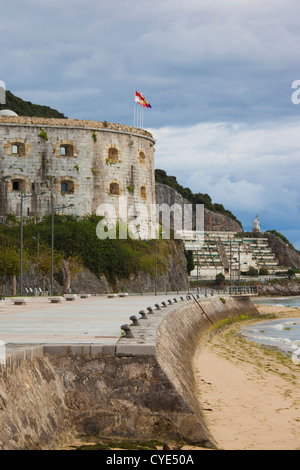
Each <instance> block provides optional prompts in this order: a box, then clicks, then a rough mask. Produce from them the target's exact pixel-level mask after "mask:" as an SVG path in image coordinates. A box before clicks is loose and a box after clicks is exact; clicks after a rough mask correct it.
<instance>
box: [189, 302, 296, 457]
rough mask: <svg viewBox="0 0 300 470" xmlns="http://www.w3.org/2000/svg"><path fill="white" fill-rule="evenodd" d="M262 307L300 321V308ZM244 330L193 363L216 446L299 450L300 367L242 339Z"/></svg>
mask: <svg viewBox="0 0 300 470" xmlns="http://www.w3.org/2000/svg"><path fill="white" fill-rule="evenodd" d="M257 308H258V310H259V311H260V312H261V313H266V314H267V313H268V314H273V315H275V316H276V318H300V309H299V308H291V307H279V306H268V305H257ZM251 321H252V322H255V323H257V322H258V320H257V319H256V320H251ZM261 321H264V317H262V319H261ZM243 325H244V322H243ZM240 326H241V324H234V325H232V326H231V327H229V328H227V329H226V330H223V331H222V332H220V333H217V334H216V335H214V337H213V338H212V339H211V340H210V341H208V343H207V344H206V345H205V346H204V348H203V349H202V350H199V352H198V354H197V355H196V357H195V362H194V368H195V377H196V385H197V393H198V399H199V402H200V404H201V407H202V409H203V413H204V416H205V419H206V422H207V425H208V428H209V430H210V432H211V434H212V436H213V438H214V439H215V442H216V444H217V447H218V448H219V449H223V450H296V449H300V386H299V385H300V365H295V364H294V363H293V361H292V360H291V358H289V357H286V356H284V355H283V354H280V353H279V352H278V351H275V350H270V349H266V348H264V347H262V346H260V345H258V344H256V343H254V342H250V341H248V340H246V339H243V338H242V337H240V336H238V335H237V332H238V331H239V329H240Z"/></svg>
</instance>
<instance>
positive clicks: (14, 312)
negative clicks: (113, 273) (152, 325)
mask: <svg viewBox="0 0 300 470" xmlns="http://www.w3.org/2000/svg"><path fill="white" fill-rule="evenodd" d="M174 297H177V298H179V297H178V296H177V295H175V294H174V293H173V294H168V295H161V294H160V295H157V296H154V295H143V296H137V295H136V296H135V295H129V296H128V297H115V298H108V297H107V296H96V297H90V298H87V299H80V298H78V299H76V300H74V301H66V300H63V301H62V303H59V304H52V303H50V301H49V299H48V298H47V297H25V299H26V305H14V304H13V303H12V301H11V299H9V298H8V299H6V300H5V302H4V303H1V304H0V340H1V341H3V342H4V343H6V344H49V343H50V344H82V343H84V344H99V345H100V344H104V345H107V344H116V342H117V341H118V339H119V338H120V335H121V329H120V327H121V325H123V324H126V323H127V324H130V323H131V320H130V319H129V317H130V316H131V315H136V316H137V317H138V318H140V315H139V311H140V310H145V311H146V312H147V307H148V306H149V307H152V308H153V309H154V308H155V307H154V305H155V303H159V304H161V302H162V301H166V302H167V300H168V299H173V298H174Z"/></svg>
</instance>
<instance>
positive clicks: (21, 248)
mask: <svg viewBox="0 0 300 470" xmlns="http://www.w3.org/2000/svg"><path fill="white" fill-rule="evenodd" d="M42 194H45V191H43V192H41V193H34V194H26V195H24V191H23V188H22V189H21V221H20V295H22V282H23V273H22V270H23V200H24V199H26V198H30V197H34V196H41V195H42Z"/></svg>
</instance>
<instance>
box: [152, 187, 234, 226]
mask: <svg viewBox="0 0 300 470" xmlns="http://www.w3.org/2000/svg"><path fill="white" fill-rule="evenodd" d="M155 193H156V204H158V205H161V204H168V205H169V206H172V205H173V204H179V205H180V206H182V207H183V206H184V204H190V202H189V201H188V200H187V199H184V198H183V197H182V196H181V194H179V193H178V192H177V191H176V190H175V189H173V188H171V187H170V186H167V185H166V184H162V183H156V184H155ZM171 223H172V220H171ZM193 223H194V226H195V217H194V220H193ZM204 230H206V231H222V232H225V231H226V232H227V231H229V232H241V231H242V227H241V226H240V224H239V223H238V222H236V221H235V220H234V219H232V218H231V217H228V216H226V215H224V214H221V213H219V212H213V211H210V210H208V209H206V208H205V209H204Z"/></svg>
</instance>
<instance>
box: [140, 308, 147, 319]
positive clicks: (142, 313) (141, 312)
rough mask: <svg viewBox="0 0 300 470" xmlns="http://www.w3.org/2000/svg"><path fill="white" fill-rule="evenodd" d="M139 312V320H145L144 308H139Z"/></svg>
mask: <svg viewBox="0 0 300 470" xmlns="http://www.w3.org/2000/svg"><path fill="white" fill-rule="evenodd" d="M139 314H140V315H142V318H140V320H146V319H147V318H148V317H147V314H146V312H145V310H140V311H139Z"/></svg>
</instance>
